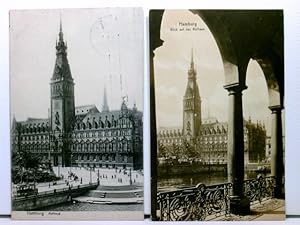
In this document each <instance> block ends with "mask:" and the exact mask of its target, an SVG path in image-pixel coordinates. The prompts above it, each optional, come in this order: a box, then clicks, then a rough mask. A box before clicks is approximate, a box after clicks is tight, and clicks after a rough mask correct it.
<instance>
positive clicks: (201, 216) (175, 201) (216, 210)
mask: <svg viewBox="0 0 300 225" xmlns="http://www.w3.org/2000/svg"><path fill="white" fill-rule="evenodd" d="M231 186H232V185H231V184H230V183H226V184H220V185H212V186H205V185H204V184H198V185H197V186H196V187H193V188H186V189H181V190H176V191H168V192H160V193H158V195H157V203H158V211H159V216H158V217H159V220H164V221H186V220H205V219H207V218H208V217H209V218H213V217H218V216H221V215H224V214H229V196H230V195H229V193H230V188H231Z"/></svg>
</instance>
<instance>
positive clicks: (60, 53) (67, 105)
mask: <svg viewBox="0 0 300 225" xmlns="http://www.w3.org/2000/svg"><path fill="white" fill-rule="evenodd" d="M55 47H56V61H55V66H54V71H53V76H52V78H51V82H50V86H51V118H50V124H51V130H52V138H53V139H54V140H53V143H54V146H52V148H51V150H52V151H53V152H55V153H57V154H56V158H54V164H62V165H63V166H69V164H70V149H69V144H68V136H69V135H68V133H69V132H70V131H71V130H72V126H73V124H74V120H75V102H74V81H73V78H72V75H71V70H70V66H69V63H68V58H67V44H66V42H64V39H63V32H62V24H61V21H60V29H59V40H58V42H56V46H55Z"/></svg>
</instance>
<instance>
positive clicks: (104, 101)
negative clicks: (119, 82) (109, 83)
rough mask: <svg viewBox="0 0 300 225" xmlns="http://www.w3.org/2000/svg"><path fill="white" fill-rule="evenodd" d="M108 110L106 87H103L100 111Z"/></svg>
mask: <svg viewBox="0 0 300 225" xmlns="http://www.w3.org/2000/svg"><path fill="white" fill-rule="evenodd" d="M108 111H109V107H108V103H107V95H106V87H104V95H103V105H102V112H108Z"/></svg>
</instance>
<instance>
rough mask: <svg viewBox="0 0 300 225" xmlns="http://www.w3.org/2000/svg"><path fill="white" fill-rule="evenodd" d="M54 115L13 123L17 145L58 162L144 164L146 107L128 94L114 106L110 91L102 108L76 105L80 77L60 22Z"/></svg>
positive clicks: (14, 148)
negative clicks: (76, 83) (142, 108)
mask: <svg viewBox="0 0 300 225" xmlns="http://www.w3.org/2000/svg"><path fill="white" fill-rule="evenodd" d="M50 88H51V99H50V102H51V104H50V115H49V118H46V119H36V118H28V119H27V120H26V121H18V122H17V121H16V119H15V118H14V119H13V124H12V130H11V132H12V137H11V144H12V151H29V152H31V153H32V154H37V155H39V156H40V158H41V159H43V160H50V161H51V163H52V165H54V166H57V165H62V166H70V165H73V166H74V165H78V166H87V167H110V168H134V169H140V168H142V164H143V113H142V112H141V111H138V109H137V107H136V106H135V105H134V106H133V107H132V108H129V107H128V106H127V101H126V99H125V98H124V99H123V101H122V102H120V109H119V110H109V106H108V103H107V97H106V91H104V96H103V98H104V100H103V107H102V110H101V111H99V110H98V109H97V107H96V106H95V105H87V106H78V107H75V100H74V81H73V78H72V74H71V70H70V66H69V63H68V58H67V45H66V42H65V41H64V39H63V32H62V26H61V24H60V31H59V40H58V42H57V43H56V62H55V66H54V72H53V76H52V78H51V82H50Z"/></svg>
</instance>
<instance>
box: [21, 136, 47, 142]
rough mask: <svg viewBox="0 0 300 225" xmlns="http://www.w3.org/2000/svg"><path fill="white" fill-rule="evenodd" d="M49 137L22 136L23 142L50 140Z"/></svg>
mask: <svg viewBox="0 0 300 225" xmlns="http://www.w3.org/2000/svg"><path fill="white" fill-rule="evenodd" d="M48 139H49V135H24V136H21V140H22V141H39V140H48Z"/></svg>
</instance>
